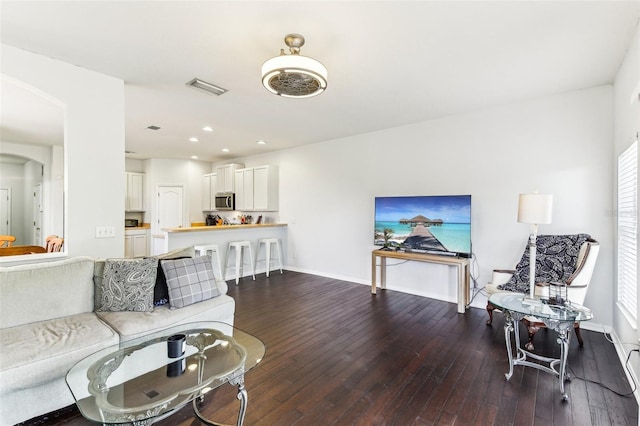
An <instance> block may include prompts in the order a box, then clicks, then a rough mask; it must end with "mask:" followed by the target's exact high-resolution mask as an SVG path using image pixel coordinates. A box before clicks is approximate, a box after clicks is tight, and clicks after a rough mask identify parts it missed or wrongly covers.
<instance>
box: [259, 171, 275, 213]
mask: <svg viewBox="0 0 640 426" xmlns="http://www.w3.org/2000/svg"><path fill="white" fill-rule="evenodd" d="M253 209H254V210H258V211H277V210H278V167H277V166H260V167H254V168H253Z"/></svg>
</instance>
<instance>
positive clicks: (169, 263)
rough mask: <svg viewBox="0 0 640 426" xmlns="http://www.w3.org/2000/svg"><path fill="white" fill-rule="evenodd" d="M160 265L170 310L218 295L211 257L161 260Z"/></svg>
mask: <svg viewBox="0 0 640 426" xmlns="http://www.w3.org/2000/svg"><path fill="white" fill-rule="evenodd" d="M160 264H161V265H162V270H163V271H164V275H165V277H166V279H167V287H168V288H169V305H170V306H171V307H172V308H183V307H185V306H188V305H192V304H194V303H198V302H201V301H203V300H207V299H211V298H213V297H216V296H219V295H220V292H219V291H218V286H217V285H216V279H215V277H214V275H213V267H212V265H211V256H201V257H194V258H189V259H177V260H162V261H160Z"/></svg>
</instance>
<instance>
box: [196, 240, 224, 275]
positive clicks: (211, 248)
mask: <svg viewBox="0 0 640 426" xmlns="http://www.w3.org/2000/svg"><path fill="white" fill-rule="evenodd" d="M193 250H194V251H195V252H196V255H197V256H206V255H207V253H208V252H212V256H211V263H212V264H213V253H215V254H216V259H217V260H218V273H219V274H220V279H221V280H222V279H223V277H222V275H223V273H222V266H221V264H220V250H218V245H217V244H197V245H195V246H193ZM214 275H215V271H214Z"/></svg>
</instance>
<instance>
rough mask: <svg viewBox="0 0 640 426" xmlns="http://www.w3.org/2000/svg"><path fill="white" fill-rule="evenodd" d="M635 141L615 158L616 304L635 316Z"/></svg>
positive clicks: (636, 157) (636, 231)
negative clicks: (616, 203) (616, 172)
mask: <svg viewBox="0 0 640 426" xmlns="http://www.w3.org/2000/svg"><path fill="white" fill-rule="evenodd" d="M637 251H638V140H636V141H635V142H634V143H633V144H631V146H630V147H629V148H627V149H626V150H625V151H624V152H623V153H622V154H620V156H619V157H618V303H619V304H620V305H621V306H622V307H623V308H624V309H625V310H626V311H627V314H629V315H630V316H631V317H632V318H633V319H634V320H637V319H638V312H637V310H638V253H637Z"/></svg>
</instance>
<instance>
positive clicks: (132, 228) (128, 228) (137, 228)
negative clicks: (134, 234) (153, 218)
mask: <svg viewBox="0 0 640 426" xmlns="http://www.w3.org/2000/svg"><path fill="white" fill-rule="evenodd" d="M148 229H151V224H150V223H143V224H142V225H140V226H125V227H124V230H125V231H140V230H148Z"/></svg>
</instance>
